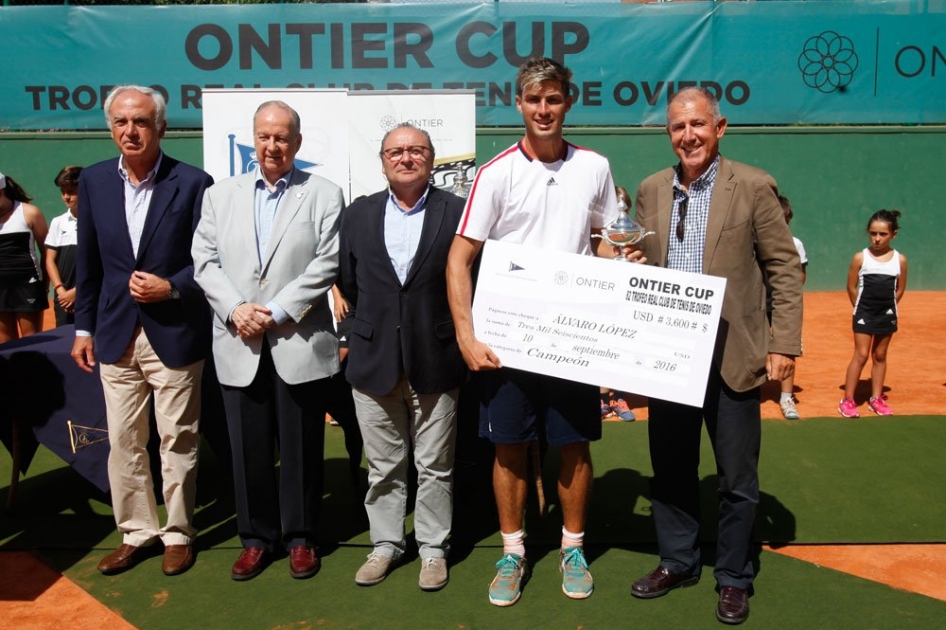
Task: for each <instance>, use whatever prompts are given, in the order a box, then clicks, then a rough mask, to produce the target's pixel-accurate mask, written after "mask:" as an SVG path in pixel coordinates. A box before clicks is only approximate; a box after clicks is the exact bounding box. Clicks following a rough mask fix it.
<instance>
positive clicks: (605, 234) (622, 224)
mask: <svg viewBox="0 0 946 630" xmlns="http://www.w3.org/2000/svg"><path fill="white" fill-rule="evenodd" d="M627 211H628V207H627V204H625V203H624V200H623V199H620V198H619V199H618V218H616V219H615V220H614V221H612V222H611V223H610V224H609V225H607V226H606V227H603V228H601V234H600V235H599V234H595V235H594V236H595V238H601V239H604V240H605V241H607V242H608V243H609V244H611V245H614V246H615V247H624V246H625V245H634V244H636V243H639V242H641V240H643V238H644V237H645V236H648V235H650V234H654V232H651V231H648V230H646V229H645V228H644V226H642V225H641V224H640V223H638V222H637V221H635V220H634V219H632V218H631V216H630V215H629V214H628V213H627ZM614 259H615V260H624V261H626V260H627V259H626V258H625V257H624V253H623V252H618V254H617V255H616V256H615V257H614Z"/></svg>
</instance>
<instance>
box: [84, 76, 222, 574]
mask: <svg viewBox="0 0 946 630" xmlns="http://www.w3.org/2000/svg"><path fill="white" fill-rule="evenodd" d="M105 116H106V120H107V122H108V128H109V129H110V130H111V133H112V140H114V142H115V145H116V146H117V147H118V150H119V151H120V152H121V156H120V157H118V158H113V159H110V160H106V161H104V162H99V163H98V164H95V165H93V166H90V167H88V168H86V169H84V170H83V171H82V175H81V177H80V179H79V213H80V215H81V216H82V221H81V222H80V224H79V230H78V242H77V252H76V277H77V282H76V301H75V324H76V338H75V342H74V344H73V348H72V357H73V358H74V359H75V361H76V363H77V364H78V366H79V367H80V368H81V369H83V370H85V371H86V372H93V371H94V368H95V366H96V365H98V366H99V373H100V376H101V380H102V388H103V391H104V394H105V410H106V416H107V421H108V438H109V446H110V447H111V451H110V454H109V460H108V477H109V484H110V486H111V494H112V508H113V510H114V512H115V521H116V522H117V524H118V529H119V531H121V533H122V536H123V540H122V545H121V546H120V547H119V548H118V549H117V550H116V551H114V552H112V553H110V554H109V555H107V556H106V557H105V558H104V559H103V560H102V561H101V562H100V563H99V565H98V570H99V571H101V572H102V573H103V574H106V575H110V574H114V573H119V572H121V571H124V570H126V569H129V568H131V567H132V566H134V565H135V564H137V563H138V562H139V561H141V560H142V559H143V557H144V556H146V555H147V553H146V552H145V550H144V549H145V547H147V546H149V545H151V544H152V543H154V542H155V541H156V540H157V539H159V538H160V539H161V541H162V542H163V543H164V561H163V563H162V569H163V571H164V573H165V574H166V575H176V574H179V573H183V572H184V571H186V570H187V569H189V568H190V567H191V566H192V565H193V563H194V550H193V542H194V538H195V536H196V535H197V531H196V530H195V528H194V525H193V513H194V499H195V492H196V476H197V450H198V446H199V444H200V439H199V436H198V420H199V417H200V383H201V372H202V370H203V365H204V359H205V357H206V355H207V352H208V350H209V346H210V314H209V310H208V308H207V302H206V300H205V299H204V296H203V293H202V292H201V290H200V288H199V287H198V286H197V284H196V283H195V282H194V267H193V261H192V260H191V257H190V255H189V248H190V243H191V239H192V237H193V233H194V229H195V228H196V227H197V221H198V219H199V218H200V205H201V200H202V199H203V194H204V190H205V189H206V188H207V187H208V186H210V185H211V184H212V183H213V180H212V179H211V177H210V176H209V175H208V174H207V173H205V172H203V171H201V170H200V169H197V168H195V167H193V166H189V165H187V164H184V163H183V162H179V161H177V160H175V159H173V158H171V157H170V156H168V155H165V154H164V153H163V152H162V151H161V138H162V137H163V136H164V131H165V129H166V127H167V124H166V122H165V103H164V98H163V97H162V96H161V94H160V93H158V92H155V91H154V90H152V89H151V88H147V87H141V86H134V85H126V86H120V87H116V88H115V89H114V90H113V91H112V92H111V94H109V96H108V98H107V99H106V101H105ZM152 396H153V398H154V416H155V422H156V425H157V432H158V435H159V437H160V439H161V446H160V453H161V470H162V477H163V488H164V504H165V507H166V508H167V521H166V524H165V526H164V527H161V526H160V523H159V519H158V511H157V506H156V503H155V498H154V491H153V480H152V477H151V465H150V462H149V457H148V450H147V443H148V435H149V415H150V414H149V402H150V400H151V398H152Z"/></svg>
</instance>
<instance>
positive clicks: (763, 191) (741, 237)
mask: <svg viewBox="0 0 946 630" xmlns="http://www.w3.org/2000/svg"><path fill="white" fill-rule="evenodd" d="M672 213H673V169H672V168H668V169H665V170H663V171H660V172H659V173H656V174H655V175H651V176H650V177H648V178H647V179H645V180H644V181H643V182H641V185H640V188H638V190H637V210H636V214H637V220H638V221H639V222H640V223H641V224H642V225H644V226H646V227H647V229H649V230H653V231H654V232H656V234H655V235H653V236H650V237H647V238H645V239H644V240H643V241H641V243H642V246H643V249H644V255H645V256H647V262H648V263H649V264H653V265H657V266H660V267H665V266H666V265H667V251H668V248H669V245H670V238H671V233H670V226H671V219H672V216H671V215H672ZM763 269H765V270H766V271H767V272H768V274H769V281H770V282H771V284H772V296H773V310H772V327H771V332H770V331H769V324H768V321H767V319H766V316H765V286H764V284H763V281H762V270H763ZM703 273H705V274H708V275H712V276H720V277H723V278H726V280H727V282H726V295H725V297H724V298H723V311H722V315H721V317H722V319H721V320H720V326H719V337H718V339H717V344H716V352H715V355H714V363H715V365H716V366H717V367H718V368H719V371H720V374H721V375H722V377H723V380H724V381H725V382H726V384H727V385H728V386H729V387H731V388H732V389H734V390H736V391H746V390H749V389H752V388H753V387H757V386H759V385H761V384H762V382H763V381H765V359H766V355H767V354H768V353H769V352H775V353H779V354H784V355H788V356H799V355H801V325H802V284H803V282H804V280H803V278H802V268H801V262H800V260H799V258H798V252H797V251H796V249H795V245H794V242H793V241H792V234H791V232H790V231H789V229H788V225H787V224H786V223H785V218H784V214H783V212H782V208H781V206H780V205H779V202H778V189H777V187H776V184H775V180H774V179H773V178H772V177H771V176H770V175H769V174H768V173H766V172H765V171H762V170H760V169H757V168H755V167H752V166H748V165H746V164H740V163H739V162H732V161H730V160H726V159H725V158H722V157H721V158H720V161H719V172H718V173H717V175H716V183H715V185H714V187H713V197H712V199H711V201H710V210H709V218H708V222H707V225H706V246H705V249H704V251H703Z"/></svg>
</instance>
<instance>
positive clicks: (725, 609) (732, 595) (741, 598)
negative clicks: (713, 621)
mask: <svg viewBox="0 0 946 630" xmlns="http://www.w3.org/2000/svg"><path fill="white" fill-rule="evenodd" d="M716 618H717V619H719V620H720V621H722V622H723V623H728V624H730V625H733V626H735V625H737V624H740V623H742V622H743V621H745V620H746V619H748V618H749V591H747V590H746V589H744V588H739V587H738V586H722V587H720V589H719V604H717V605H716Z"/></svg>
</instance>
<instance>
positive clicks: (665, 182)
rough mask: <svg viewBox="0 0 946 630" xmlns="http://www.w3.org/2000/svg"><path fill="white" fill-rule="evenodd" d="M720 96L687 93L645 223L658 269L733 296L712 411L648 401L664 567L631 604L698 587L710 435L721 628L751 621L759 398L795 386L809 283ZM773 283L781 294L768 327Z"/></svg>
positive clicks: (773, 194)
mask: <svg viewBox="0 0 946 630" xmlns="http://www.w3.org/2000/svg"><path fill="white" fill-rule="evenodd" d="M726 124H727V123H726V119H725V118H723V117H722V116H721V115H720V113H719V102H718V101H717V99H716V97H715V95H713V94H712V93H711V92H709V91H708V90H706V89H703V88H687V89H684V90H681V91H680V92H677V93H676V94H675V95H674V96H673V98H672V99H671V100H670V103H669V105H668V106H667V134H668V135H669V136H670V144H671V146H672V147H673V151H674V153H676V155H677V157H678V158H679V162H678V164H677V165H676V166H674V167H672V168H667V169H664V170H662V171H660V172H659V173H656V174H654V175H651V176H650V177H648V178H647V179H645V180H644V181H643V182H642V183H641V185H640V188H639V189H638V191H637V219H638V220H639V221H640V222H641V224H642V225H645V226H646V227H647V228H648V229H651V230H654V231H655V232H656V234H654V236H653V237H651V238H647V239H644V240H643V241H642V242H641V248H642V249H643V252H644V255H645V256H646V259H647V261H648V262H649V263H651V264H654V265H657V266H660V267H667V268H669V269H677V270H679V271H688V272H691V273H705V274H709V275H714V276H720V277H723V278H726V281H727V282H726V295H725V297H724V298H723V308H722V313H721V318H722V319H721V321H720V326H719V339H718V340H717V344H716V347H717V352H716V353H715V354H714V356H713V365H712V367H711V369H710V374H709V382H708V383H707V386H706V396H705V399H704V401H703V406H702V407H690V406H687V405H681V404H678V403H675V402H671V401H666V400H658V399H655V398H651V399H650V418H649V422H648V434H649V438H650V459H651V463H652V465H653V469H654V477H653V479H652V480H651V500H652V503H653V513H654V521H655V524H656V526H657V544H658V547H659V551H660V564H659V565H658V566H657V568H656V569H654V570H653V571H651V572H650V573H649V574H647V575H645V576H644V577H642V578H641V579H639V580H637V581H636V582H634V584H633V586H632V587H631V594H632V595H633V596H635V597H638V598H641V599H651V598H654V597H660V596H662V595H665V594H666V593H668V592H670V591H671V590H673V589H675V588H680V587H685V586H690V585H693V584H696V582H697V581H698V580H699V579H700V567H701V559H700V541H699V537H698V534H699V528H700V478H699V463H700V435H701V432H702V427H703V424H704V423H705V424H706V430H707V433H708V434H709V437H710V441H711V443H712V446H713V454H714V455H715V458H716V470H717V472H718V476H719V484H718V485H719V490H718V493H719V533H718V535H717V551H716V566H715V570H714V572H713V573H714V577H715V579H716V583H717V588H718V590H719V601H718V603H717V606H716V618H717V619H718V620H719V621H721V622H723V623H727V624H739V623H742V622H743V621H745V620H746V619H747V618H748V617H749V594H750V590H751V588H752V583H753V578H754V570H753V566H752V558H751V551H752V549H751V547H752V527H753V523H754V522H755V513H756V507H757V506H758V504H759V448H760V442H761V421H760V406H759V405H760V398H759V386H760V385H761V384H762V383H763V382H765V380H766V379H768V380H770V381H773V380H774V381H780V380H782V379H784V378H785V377H787V376H788V375H790V374H792V371H793V369H794V364H795V357H796V356H798V355H800V354H801V324H802V282H803V280H802V271H801V269H802V268H801V264H800V262H799V259H798V252H797V251H796V250H795V246H794V244H793V241H792V235H791V232H789V230H788V225H787V224H786V223H785V219H784V214H783V212H782V208H781V205H780V204H779V200H778V189H777V188H776V184H775V180H774V179H772V177H771V176H770V175H769V174H768V173H766V172H764V171H762V170H760V169H757V168H754V167H752V166H748V165H746V164H740V163H739V162H734V161H732V160H728V159H726V158H724V157H723V156H721V155H720V153H719V141H720V140H721V139H722V137H723V134H724V133H725V132H726ZM763 272H764V273H765V274H767V275H768V277H769V280H770V282H771V285H772V324H771V328H770V327H769V323H768V321H767V320H766V308H765V301H766V300H765V294H766V292H765V287H764V286H763Z"/></svg>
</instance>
